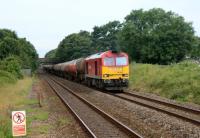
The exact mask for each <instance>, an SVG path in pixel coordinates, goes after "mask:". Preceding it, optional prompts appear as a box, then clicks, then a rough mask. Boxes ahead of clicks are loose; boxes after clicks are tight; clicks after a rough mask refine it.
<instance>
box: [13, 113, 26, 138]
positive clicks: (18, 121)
mask: <svg viewBox="0 0 200 138" xmlns="http://www.w3.org/2000/svg"><path fill="white" fill-rule="evenodd" d="M12 134H13V136H25V135H26V113H25V111H13V112H12Z"/></svg>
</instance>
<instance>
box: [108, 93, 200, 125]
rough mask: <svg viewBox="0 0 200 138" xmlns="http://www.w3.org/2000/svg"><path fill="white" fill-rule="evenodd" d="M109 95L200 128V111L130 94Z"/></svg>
mask: <svg viewBox="0 0 200 138" xmlns="http://www.w3.org/2000/svg"><path fill="white" fill-rule="evenodd" d="M109 95H112V96H115V97H117V98H120V99H123V100H126V101H129V102H132V103H136V104H138V105H142V106H145V107H147V108H151V109H154V110H157V111H159V112H163V113H165V114H168V115H171V116H174V117H177V118H180V119H183V120H185V121H188V122H191V123H193V124H196V125H198V126H200V110H197V109H192V108H187V107H183V106H180V105H176V104H174V103H169V102H165V101H161V100H157V99H153V98H150V97H146V96H141V95H138V94H133V93H129V92H124V93H116V94H113V93H109Z"/></svg>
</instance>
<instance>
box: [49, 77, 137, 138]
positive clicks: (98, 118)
mask: <svg viewBox="0 0 200 138" xmlns="http://www.w3.org/2000/svg"><path fill="white" fill-rule="evenodd" d="M47 81H48V83H49V84H50V85H51V87H53V89H54V90H55V91H57V93H58V94H59V95H60V96H62V97H63V99H65V102H67V103H68V104H69V105H70V106H71V108H73V110H74V111H75V112H76V113H77V115H78V116H79V117H80V118H81V120H82V121H83V122H84V123H85V124H86V125H87V126H88V128H89V129H90V130H91V131H92V132H93V134H94V135H95V136H96V137H120V138H125V137H136V136H135V135H131V136H130V133H126V131H124V130H122V129H121V128H120V127H118V126H116V125H115V124H114V123H113V122H111V121H110V120H108V118H106V117H105V116H103V115H102V114H99V112H97V111H95V110H94V109H92V108H91V107H90V106H88V105H87V104H85V103H84V102H83V101H81V100H80V99H78V98H77V97H76V96H74V95H73V94H71V93H70V92H68V91H67V90H66V89H64V88H63V87H61V86H60V85H59V84H58V83H56V82H55V81H53V80H51V79H47ZM138 136H139V135H138Z"/></svg>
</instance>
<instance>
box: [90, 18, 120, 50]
mask: <svg viewBox="0 0 200 138" xmlns="http://www.w3.org/2000/svg"><path fill="white" fill-rule="evenodd" d="M120 29H121V23H120V22H119V21H112V22H109V23H107V24H105V25H103V26H100V27H98V26H95V27H94V28H93V32H92V47H93V49H94V51H96V52H97V51H98V52H100V51H101V52H102V51H106V50H110V49H115V50H116V49H119V45H118V43H117V39H118V38H117V34H118V33H119V31H120Z"/></svg>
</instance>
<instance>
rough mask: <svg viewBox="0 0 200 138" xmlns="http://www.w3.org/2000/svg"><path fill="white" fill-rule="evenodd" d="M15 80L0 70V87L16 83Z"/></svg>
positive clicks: (9, 74)
mask: <svg viewBox="0 0 200 138" xmlns="http://www.w3.org/2000/svg"><path fill="white" fill-rule="evenodd" d="M16 81H17V79H16V78H15V77H14V76H13V75H12V74H11V73H9V72H7V71H3V70H0V87H1V86H4V85H5V84H13V83H16Z"/></svg>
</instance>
